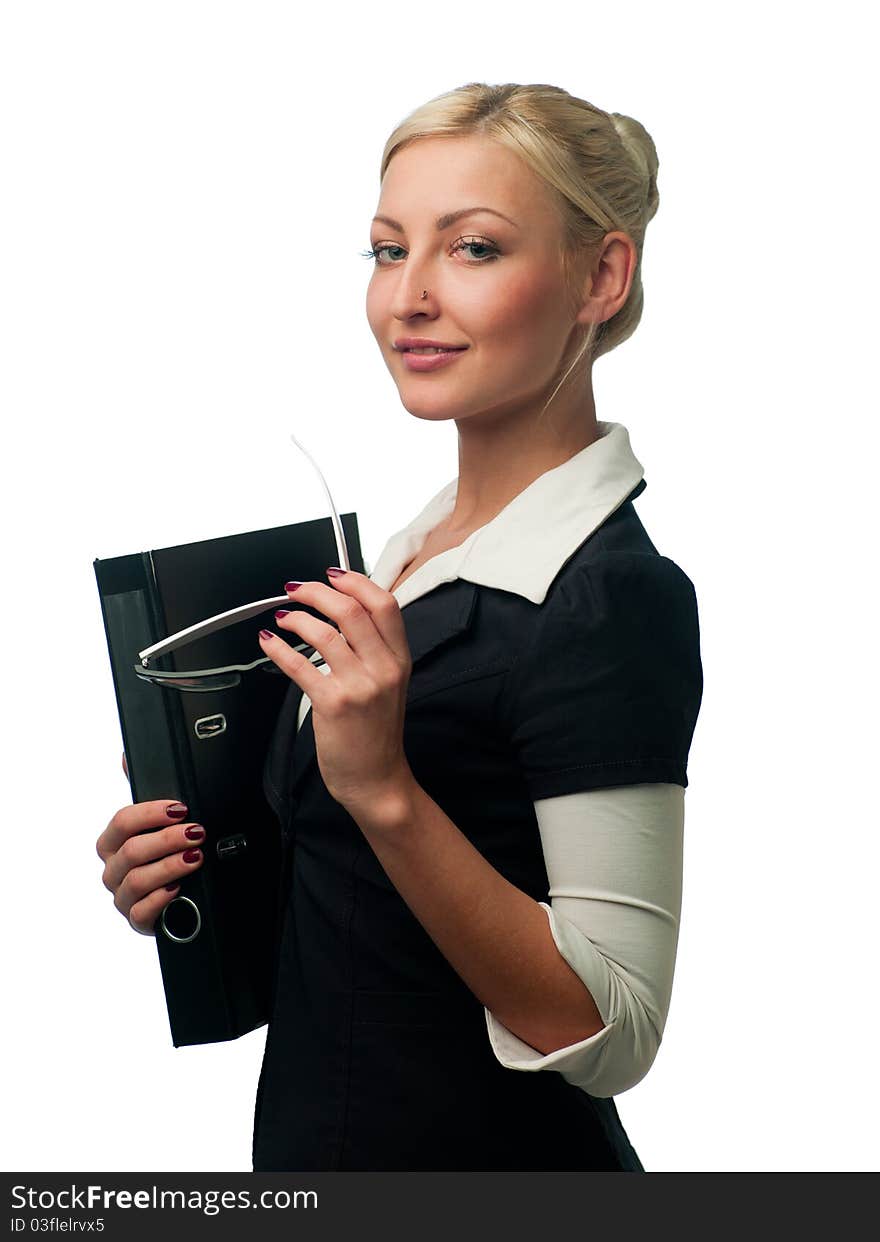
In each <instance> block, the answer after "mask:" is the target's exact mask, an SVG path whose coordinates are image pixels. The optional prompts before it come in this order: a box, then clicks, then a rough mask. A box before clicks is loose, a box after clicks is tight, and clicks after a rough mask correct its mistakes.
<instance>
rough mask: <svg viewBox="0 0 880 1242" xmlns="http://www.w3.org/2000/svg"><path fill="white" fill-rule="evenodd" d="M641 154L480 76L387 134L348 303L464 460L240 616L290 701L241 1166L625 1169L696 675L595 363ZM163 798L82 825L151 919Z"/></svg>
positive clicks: (623, 139) (579, 118)
mask: <svg viewBox="0 0 880 1242" xmlns="http://www.w3.org/2000/svg"><path fill="white" fill-rule="evenodd" d="M656 168H657V158H656V152H655V150H654V146H653V143H652V142H651V139H650V137H649V136H648V134H647V133H646V132H645V130H644V129H643V128H642V127H641V126H640V125H639V124H638V123H637V122H635V121H633V120H631V119H629V118H625V117H620V116H616V115H609V114H607V113H605V112H602V111H601V110H600V109H597V108H595V107H593V106H592V105H590V104H588V103H586V102H585V101H583V100H580V99H576V98H574V97H572V96H570V95H569V94H568V93H567V92H565V91H563V90H560V89H558V88H555V87H550V86H544V85H538V86H518V85H506V86H499V87H491V86H487V85H484V84H476V83H472V84H469V85H467V86H464V87H461V88H459V89H457V90H454V91H452V92H450V93H448V94H446V95H443V96H441V97H439V98H438V99H435V100H432V101H430V102H429V103H428V104H426V105H424V106H423V107H421V108H419V109H417V110H416V111H415V112H414V113H413V114H412V115H411V116H410V117H408V118H407V119H406V120H405V121H404V122H403V123H402V124H401V125H400V126H398V127H397V129H396V130H395V131H394V133H393V134H392V135H391V137H390V139H389V140H388V143H387V144H386V148H385V152H384V155H383V160H382V166H381V193H380V199H379V204H378V210H377V214H376V217H375V219H374V220H373V225H372V241H371V249H370V251H368V254H369V256H370V257H371V258H372V259H373V261H374V271H373V274H372V278H371V281H370V286H369V292H368V297H367V315H368V319H369V323H370V327H371V329H372V331H373V333H374V335H375V337H376V339H377V341H378V343H379V347H380V350H381V352H382V355H383V358H384V359H385V362H386V364H387V365H388V367H389V369H390V371H391V374H392V376H393V378H394V380H395V383H396V384H397V386H398V390H399V392H400V396H401V400H402V402H403V405H404V406H405V408H406V409H407V410H408V411H409V412H410V413H411V414H413V415H414V416H415V417H417V418H421V419H425V420H433V421H450V420H455V423H456V427H457V431H458V447H459V473H458V477H457V479H456V480H453V482H452V483H450V484H449V485H448V486H447V487H445V488H444V489H443V490H442V491H441V492H440V493H438V495H437V496H435V497H434V498H433V499H432V500H431V501H430V502H429V503H428V505H427V506H426V507H425V509H424V510H423V511H422V512H421V513H420V514H419V515H418V516H417V517H416V518H415V519H414V520H413V522H412V523H410V525H409V526H407V527H406V528H404V530H402V531H400V532H398V533H397V534H396V535H394V536H393V537H392V538H391V539H390V540H389V542H388V543H387V544H386V547H385V549H384V551H383V552H382V555H381V556H380V558H379V560H378V562H377V564H376V566H375V569H374V571H373V573H372V575H371V576H370V577H366V576H364V575H361V574H358V573H355V572H347V573H344V572H342V571H338V570H334V569H332V568H331V569H328V582H326V583H324V582H305V583H288V584H286V589H287V591H288V594H289V596H290V599H291V609H287V610H282V611H280V612H279V613H278V614H277V628H278V630H279V633H278V634H274V633H272V632H270V631H268V630H263V631H261V632H260V639H259V641H260V645H261V647H262V649H263V652H264V653H265V654H266V655H268V656H269V657H270V658H271V659H272V660H273V661H274V662H275V663H276V664H277V665H278V666H279V667H280V668H281V669H282V670H283V671H284V672H285V673H286V674H287V675H288V676H289V678H290V680H291V685H290V688H289V691H288V695H287V698H286V700H285V703H284V705H283V707H282V710H281V713H280V716H279V720H278V724H277V728H276V731H275V736H274V739H273V743H272V746H271V748H270V753H269V755H268V758H267V764H266V770H265V782H264V784H265V790H266V795H267V797H268V799H269V801H270V802H271V804H272V806H273V807H274V809H275V811H276V813H277V814H278V817H279V821H280V823H281V827H282V835H283V840H284V846H285V849H284V866H283V872H282V885H281V895H282V903H283V904H282V913H283V919H282V931H281V936H280V942H279V945H278V953H277V962H276V987H275V996H274V1002H273V1013H272V1020H271V1022H270V1024H269V1028H268V1032H267V1039H266V1048H265V1054H264V1060H263V1068H262V1072H261V1075H260V1085H259V1090H258V1096H257V1104H256V1110H255V1125H254V1148H253V1157H254V1160H253V1164H254V1169H255V1170H256V1171H268V1170H273V1171H279V1170H295V1171H307V1170H321V1169H339V1170H367V1169H372V1170H420V1169H421V1170H456V1169H457V1170H513V1169H521V1170H540V1169H550V1170H599V1169H616V1170H632V1171H640V1170H642V1165H641V1162H640V1161H639V1159H638V1156H637V1155H636V1153H635V1151H634V1150H633V1148H632V1146H631V1144H630V1142H629V1140H628V1138H627V1135H626V1134H625V1132H624V1130H623V1128H622V1126H621V1124H620V1120H619V1118H618V1115H617V1111H616V1109H615V1106H614V1100H613V1096H614V1095H615V1093H617V1092H620V1091H624V1090H626V1089H628V1088H629V1087H631V1086H633V1085H634V1084H635V1083H636V1082H638V1081H640V1079H641V1078H642V1077H644V1075H645V1073H647V1070H648V1069H649V1067H650V1065H651V1063H652V1061H653V1059H654V1057H655V1055H656V1052H657V1048H658V1046H659V1042H660V1038H661V1035H662V1031H663V1025H664V1022H665V1019H666V1014H667V1010H668V1005H669V998H670V993H671V986H672V973H673V966H674V960H675V950H676V944H677V932H678V918H679V912H680V899H681V844H682V828H683V819H684V790H685V787H686V786H687V775H686V765H687V756H688V751H689V748H690V743H691V739H692V736H693V731H694V727H695V724H696V719H697V714H698V711H699V706H700V701H701V695H702V668H701V662H700V653H699V628H698V617H697V605H696V598H695V594H694V589H693V585H692V584H691V582H690V580H689V579H688V578H687V576H686V575H685V574H684V573H683V572H682V571H681V569H679V567H678V566H677V565H676V564H675V563H674V562H673V561H671V560H669V559H668V558H666V557H664V556H661V555H660V554H659V553H658V552H657V549H656V548H655V547H654V545H653V544H652V543H651V541H650V539H649V538H648V536H647V534H646V532H645V530H644V528H643V526H642V524H641V522H640V521H639V518H638V516H637V515H636V512H635V509H634V507H633V504H632V501H633V499H634V498H635V497H636V496H638V495H639V494H640V492H641V491H642V490H643V489H644V487H645V486H646V484H645V482H644V479H643V473H644V471H643V469H642V467H641V465H640V463H639V462H638V460H637V459H636V458H635V456H634V455H633V453H632V450H631V448H630V443H629V437H628V434H627V431H626V428H624V427H623V426H622V425H621V424H619V423H607V422H601V421H599V420H598V419H597V417H596V411H595V404H594V400H593V392H592V378H591V371H592V363H593V361H594V360H595V359H596V358H597V357H599V356H601V354H603V353H607V352H608V351H609V350H610V349H612V348H614V346H615V345H617V344H619V343H620V342H621V341H623V340H625V339H626V338H627V337H628V336H630V335H631V333H632V332H633V331H634V329H635V327H636V325H637V323H638V321H639V318H640V315H641V309H642V287H641V278H640V274H639V263H640V257H641V248H642V242H643V238H644V231H645V227H646V225H647V222H648V220H649V219H650V218H651V216H652V215H653V214H654V212H655V210H656V206H657V191H656V184H655V174H656ZM300 601H301V602H302V603H303V604H305V605H307V606H309V607H311V608H314V609H315V610H317V611H318V612H320V613H322V614H323V615H325V616H326V617H327V618H328V622H324V621H322V620H320V619H319V618H317V617H314V616H312V615H310V614H309V613H306V612H301V611H297V610H296V608H295V605H296V604H297V603H299V602H300ZM331 622H332V624H330V623H331ZM337 627H338V628H337ZM287 640H290V642H288V641H287ZM299 641H306V642H308V643H310V644H311V645H313V646H314V647H315V648H316V649H317V650H318V651H319V652H320V654H321V655H322V656H324V658H325V660H326V664H325V665H323V666H322V667H320V668H316V667H315V666H314V665H312V664H310V663H309V662H308V660H306V659H305V658H304V657H303V656H302V655H299V654H298V653H296V652H294V651H293V650H292V649H291V646H290V643H291V642H299ZM172 812H173V808H172V807H167V806H166V804H164V803H143V804H138V805H136V806H134V807H128V808H125V809H123V810H122V811H120V812H118V813H117V815H116V816H114V819H113V820H112V821H111V823H110V825H108V828H107V829H106V830H105V832H104V833H103V834H102V836H101V838H99V841H98V852H99V854H100V855H101V857H102V858H104V860H105V873H104V882H105V884H106V885H107V887H108V888H111V889H112V890H113V891H114V893H115V894H116V898H115V900H116V905H117V907H118V908H119V909H120V910H121V911H122V912H123V913H124V914H125V915H126V917H127V918H128V919H129V921H130V922H131V923H132V926H134V927H135V928H136V929H137V930H140V931H146V932H149V931H151V929H152V927H153V924H154V923H155V919H156V917H157V915H158V913H159V911H160V910H161V909H162V906H163V905H164V904H165V903H166V902H167V901H168V900H170V899H171V895H173V891H174V886H173V884H172V885H171V888H170V891H166V889H165V888H164V885H166V884H167V883H168V881H169V880H172V881H173V880H174V879H176V878H178V877H179V876H180V875H182V874H185V873H186V871H187V870H188V869H190V868H191V867H194V866H195V867H197V866H198V865H200V855H199V854H198V852H196V853H195V854H193V852H192V851H191V850H187V851H186V852H184V847H185V846H187V847H188V846H190V845H191V842H190V841H189V840H187V838H186V836H185V835H184V834H185V832H186V829H185V828H184V827H183V826H170V825H171V824H172V822H173V817H172ZM183 814H184V815H185V810H184V812H183ZM166 825H168V826H167V827H165V833H156V834H152V835H149V836H148V837H147V838H146V839H143V838H140V837H137V836H136V835H135V834H136V833H137V832H139V831H140V830H141V829H143V828H145V827H156V826H166ZM190 827H192V826H190ZM166 834H167V835H166ZM548 900H549V904H548Z"/></svg>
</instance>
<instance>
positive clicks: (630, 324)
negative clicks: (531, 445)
mask: <svg viewBox="0 0 880 1242" xmlns="http://www.w3.org/2000/svg"><path fill="white" fill-rule="evenodd" d="M469 134H476V135H479V136H482V137H487V138H492V139H494V140H496V141H497V142H499V143H502V144H503V145H504V146H506V147H507V148H509V149H510V150H511V151H513V152H514V153H515V154H516V155H518V156H519V157H520V158H521V159H522V160H524V161H525V163H526V164H527V165H528V167H529V168H530V169H531V170H532V171H533V172H534V173H535V174H536V175H537V176H538V177H540V178H541V179H542V181H543V182H544V183H545V184H546V186H547V187H548V189H549V191H550V193H551V196H552V198H553V201H554V203H555V205H556V208H557V210H558V212H559V218H560V224H561V226H562V229H561V242H560V264H561V270H562V272H563V278H564V282H565V286H566V291H567V297H568V298H569V299H570V305H571V309H572V313H574V312H575V311H576V309H577V307H579V306H580V305H581V303H582V298H583V282H584V279H585V278H586V273H587V270H588V267H587V265H588V264H591V263H592V261H593V258H594V257H595V255H596V253H597V252H598V248H599V245H600V244H601V242H602V239H603V237H604V236H605V234H606V233H609V232H616V231H622V232H624V233H626V234H627V235H628V236H629V237H630V238H631V239H632V241H633V244H634V246H635V250H636V264H635V271H634V273H633V278H632V283H631V286H630V291H629V294H628V296H627V299H626V302H625V303H624V304H623V306H622V307H621V308H620V310H618V311H617V313H616V314H614V315H612V316H611V318H610V319H607V320H606V321H605V322H604V323H600V324H596V323H590V324H588V325H586V326H585V328H584V339H583V340H582V341H581V343H580V348H579V349H578V351H577V353H576V354H575V357H574V359H573V361H572V362H571V364H570V365H569V367H568V369H567V370H566V372H565V374H564V375H563V376H562V379H560V381H559V383H558V384H557V385H556V388H555V389H554V391H553V394H552V396H551V397H550V401H552V400H553V398H554V397H555V396H556V393H557V392H558V391H559V389H560V388H561V387H562V384H563V383H564V382H565V380H566V379H567V378H568V376H569V375H570V374H571V372H572V371H573V370H574V368H575V366H576V365H577V364H578V363H579V362H580V361H581V359H583V358H586V359H587V366H592V364H593V362H594V361H595V360H596V359H597V358H599V357H601V356H602V354H607V353H608V352H609V351H610V350H612V349H614V348H615V347H616V346H618V345H620V344H621V342H623V341H625V340H626V339H627V338H628V337H630V336H632V334H633V332H634V331H635V330H636V327H637V326H638V323H639V320H640V319H641V317H642V308H643V305H644V291H643V288H642V275H641V266H642V264H641V260H642V246H643V243H644V239H645V229H646V228H647V225H648V221H649V220H651V219H652V218H653V216H654V214H655V213H656V211H657V206H658V204H659V201H660V199H659V195H658V193H657V168H658V160H657V151H656V148H655V146H654V142H653V140H652V138H651V136H650V134H649V133H648V131H647V130H646V129H645V128H644V126H642V125H641V124H640V123H639V122H638V121H636V120H634V119H633V118H632V117H630V116H623V115H621V114H620V113H618V112H603V110H602V109H601V108H597V107H595V105H593V104H591V103H587V101H586V100H585V99H578V98H577V96H575V95H570V94H569V93H568V91H565V90H563V89H562V88H561V87H558V86H547V85H544V84H537V85H530V86H521V85H519V84H517V83H514V82H508V83H506V84H504V85H503V86H490V85H487V84H486V83H485V82H469V83H467V84H466V85H465V86H459V87H456V89H455V90H452V91H448V92H446V93H445V94H443V95H438V96H437V97H436V98H434V99H431V100H429V101H428V102H427V103H424V104H422V105H421V106H420V107H418V108H416V109H415V110H414V111H413V112H411V113H410V114H409V116H407V117H405V118H404V120H403V121H401V122H400V124H399V125H397V126H396V128H395V129H394V132H393V133H392V134H391V136H390V138H389V139H388V141H387V142H386V144H385V149H384V151H383V152H382V163H381V167H380V173H379V180H380V182H381V180H382V178H383V177H384V176H385V172H386V170H387V168H388V165H389V164H390V162H391V160H392V159H393V157H394V156H395V155H396V154H397V152H398V151H400V150H402V149H403V147H405V146H407V145H408V144H409V143H411V142H414V141H415V140H416V139H418V138H433V137H442V136H447V137H462V136H465V135H469ZM550 401H548V402H547V405H549V404H550ZM547 405H545V406H544V410H546V408H547ZM544 410H542V411H541V413H542V414H543V413H544Z"/></svg>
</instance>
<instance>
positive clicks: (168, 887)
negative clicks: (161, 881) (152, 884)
mask: <svg viewBox="0 0 880 1242" xmlns="http://www.w3.org/2000/svg"><path fill="white" fill-rule="evenodd" d="M165 888H166V890H167V891H168V892H169V893H176V892H177V890H178V889H179V888H180V885H179V884H166V885H165Z"/></svg>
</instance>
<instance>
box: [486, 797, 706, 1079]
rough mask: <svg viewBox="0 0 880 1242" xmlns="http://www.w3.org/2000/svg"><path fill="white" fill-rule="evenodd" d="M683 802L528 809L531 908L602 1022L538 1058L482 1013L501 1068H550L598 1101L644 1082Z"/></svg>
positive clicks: (659, 1022)
mask: <svg viewBox="0 0 880 1242" xmlns="http://www.w3.org/2000/svg"><path fill="white" fill-rule="evenodd" d="M684 794H685V790H684V787H683V786H681V785H673V784H645V785H626V786H622V787H620V788H613V789H594V790H585V791H584V792H581V793H573V794H564V795H562V796H561V797H557V798H544V799H541V800H540V801H538V802H536V803H535V813H536V815H537V819H538V827H539V829H540V833H541V844H542V846H543V850H544V859H545V863H546V866H547V876H548V879H549V882H550V893H549V896H550V899H551V904H550V905H547V904H546V903H545V902H541V903H540V904H541V906H542V907H543V908H544V910H546V912H547V918H548V919H549V921H550V929H551V932H552V935H553V939H554V941H555V943H556V947H557V948H558V949H559V952H560V953H561V955H562V956H563V957H564V958H565V960H566V962H568V964H569V966H571V968H572V970H573V971H574V972H575V974H576V975H577V976H578V977H579V978H580V979H581V980H583V983H584V984H585V986H586V987H587V989H588V990H589V991H590V993H591V994H592V996H593V999H594V1000H595V1002H596V1007H597V1008H598V1010H599V1014H600V1016H601V1018H602V1021H603V1022H604V1023H605V1026H604V1027H603V1028H602V1030H600V1031H598V1032H597V1033H596V1034H595V1035H591V1036H590V1037H589V1038H587V1039H583V1040H581V1041H580V1042H578V1043H576V1044H570V1045H568V1046H567V1047H565V1048H558V1049H557V1050H556V1051H555V1052H550V1053H547V1054H546V1055H544V1054H543V1053H541V1052H539V1051H537V1049H535V1048H532V1047H531V1046H530V1045H529V1044H527V1043H524V1042H523V1040H521V1039H519V1038H518V1037H517V1036H516V1035H514V1034H513V1032H512V1031H510V1030H508V1029H507V1027H505V1026H503V1025H502V1024H501V1023H500V1022H499V1021H498V1019H497V1018H496V1017H495V1016H494V1015H493V1014H492V1013H490V1011H489V1010H488V1009H486V1010H485V1013H486V1025H487V1027H488V1031H489V1040H490V1043H491V1045H492V1050H493V1052H494V1053H495V1056H496V1057H497V1058H498V1060H499V1061H500V1062H501V1064H502V1065H505V1066H507V1068H508V1069H515V1070H545V1069H551V1070H556V1071H557V1072H558V1073H561V1074H562V1076H563V1078H565V1079H566V1081H568V1082H570V1083H572V1085H574V1086H576V1087H580V1088H581V1089H582V1090H584V1091H586V1092H588V1093H589V1094H590V1095H594V1096H600V1097H607V1096H612V1095H618V1094H620V1092H622V1091H627V1090H628V1089H629V1088H630V1087H634V1086H635V1085H636V1083H637V1082H639V1081H641V1079H642V1078H644V1076H645V1074H647V1072H648V1070H649V1069H650V1067H651V1064H652V1063H653V1061H654V1057H655V1056H656V1054H657V1049H658V1048H659V1046H660V1039H661V1037H662V1035H663V1028H664V1026H665V1024H666V1015H667V1012H668V1010H669V1001H670V996H671V994H672V976H673V971H674V967H675V954H676V949H677V947H678V927H679V917H680V914H681V877H682V850H683V837H684ZM484 1008H485V1007H484Z"/></svg>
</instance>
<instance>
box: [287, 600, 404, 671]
mask: <svg viewBox="0 0 880 1242" xmlns="http://www.w3.org/2000/svg"><path fill="white" fill-rule="evenodd" d="M361 612H362V613H363V616H364V620H365V621H366V623H367V625H368V626H369V627H370V628H371V629H372V631H373V634H374V635H375V640H376V642H377V643H379V644H381V643H382V640H381V638H380V637H379V635H378V634H376V629H375V626H374V625H373V623H372V621H371V620H370V618H369V617H368V616H367V614H366V613H364V611H363V609H361ZM275 620H276V622H277V624H278V628H279V629H280V630H287V631H288V632H290V633H292V634H295V635H300V636H301V637H302V638H303V639H305V641H306V643H307V644H308V646H309V647H314V649H315V650H316V651H317V652H318V654H319V655H321V656H323V658H324V663H325V664H329V665H330V671H331V672H335V673H339V674H341V675H343V676H345V675H348V676H351V675H352V674H355V673H358V672H363V663H362V661H361V660H360V659H359V658H358V654H357V652H356V651H355V650H354V649H353V647H352V646H351V644H350V643H349V642H348V640H347V639H346V637H345V635H344V634H343V633H342V631H341V630H337V629H336V627H335V626H332V625H328V624H327V622H326V621H321V620H319V619H318V618H317V617H313V616H312V615H311V614H310V613H308V612H300V611H299V610H298V609H297V611H295V612H290V611H288V609H286V608H284V609H279V611H278V612H276V613H275ZM293 645H294V646H299V644H298V643H294V644H293ZM320 675H321V677H324V676H326V674H324V673H321V674H320Z"/></svg>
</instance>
